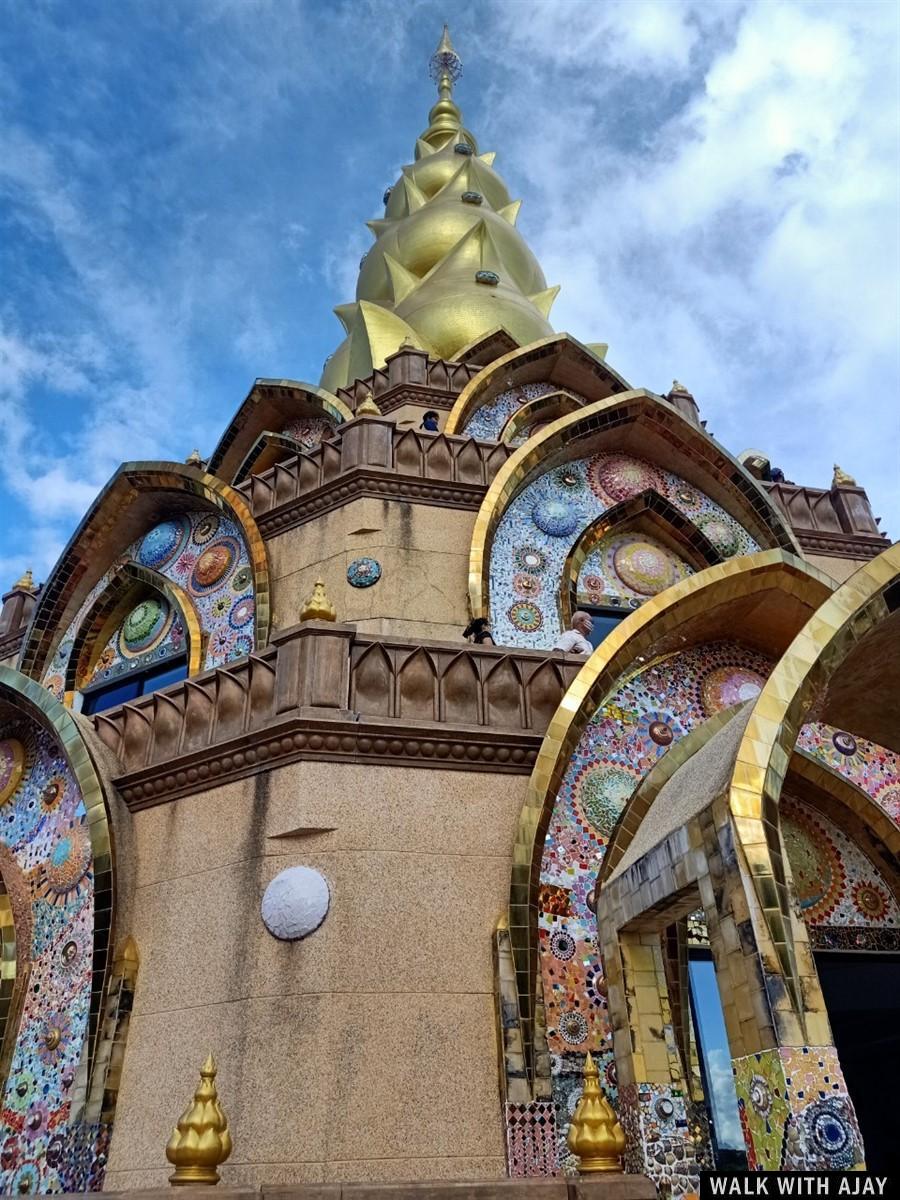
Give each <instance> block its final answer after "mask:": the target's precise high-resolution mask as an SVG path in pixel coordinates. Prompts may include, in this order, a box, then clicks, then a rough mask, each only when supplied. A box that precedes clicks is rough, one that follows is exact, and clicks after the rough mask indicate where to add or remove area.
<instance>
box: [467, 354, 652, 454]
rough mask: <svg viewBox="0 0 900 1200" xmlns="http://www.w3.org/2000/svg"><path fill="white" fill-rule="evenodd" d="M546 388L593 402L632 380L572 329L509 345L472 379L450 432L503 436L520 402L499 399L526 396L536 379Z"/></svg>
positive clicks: (494, 436) (610, 394)
mask: <svg viewBox="0 0 900 1200" xmlns="http://www.w3.org/2000/svg"><path fill="white" fill-rule="evenodd" d="M534 384H540V385H541V386H542V389H543V390H544V391H545V392H546V393H551V392H554V391H565V392H569V393H571V394H573V395H574V396H576V397H578V398H583V402H584V403H592V402H594V401H597V400H601V399H605V398H606V397H608V396H612V395H615V394H616V393H617V392H625V391H627V390H628V384H627V383H626V382H625V380H624V379H623V378H622V377H621V375H619V374H617V372H615V371H614V370H613V369H612V367H610V366H609V365H608V364H607V363H606V362H604V361H603V359H601V358H599V357H598V356H597V355H596V354H594V353H593V352H592V351H591V350H589V349H588V348H587V346H584V345H582V343H581V342H579V341H576V339H575V338H573V337H570V336H569V334H567V333H559V334H553V335H552V336H551V337H547V338H542V339H540V340H539V341H536V342H531V343H530V344H529V345H528V346H524V347H522V348H520V349H515V350H512V351H510V352H509V353H508V354H504V355H503V356H502V357H500V358H497V359H496V360H495V361H494V362H492V363H490V364H489V365H488V366H486V367H485V368H484V369H483V370H482V371H479V373H478V374H477V375H476V376H475V377H474V379H471V380H470V381H469V383H467V384H466V386H465V387H464V388H463V390H462V391H461V392H460V394H459V396H458V397H457V400H456V403H455V404H454V405H453V408H452V409H451V411H450V415H449V417H448V418H447V422H446V426H445V432H446V433H448V434H450V433H469V434H470V435H471V436H473V437H488V438H493V439H498V438H499V436H500V432H501V430H502V428H503V425H504V424H505V422H506V420H507V418H508V417H509V416H510V415H511V414H512V413H513V412H514V411H516V410H517V409H518V407H519V402H513V403H511V404H510V405H508V406H506V407H504V406H502V405H500V406H498V403H497V402H498V399H499V398H500V397H501V396H502V395H504V394H505V393H507V392H509V391H510V390H511V389H512V390H516V389H518V394H520V395H522V396H523V398H524V399H526V400H527V399H532V398H536V396H535V397H529V396H528V394H527V392H528V388H529V387H530V386H531V385H534ZM489 409H490V410H492V411H491V416H490V419H487V418H486V417H484V418H483V419H482V420H481V421H478V422H475V418H476V415H477V414H478V413H479V412H481V413H487V410H489Z"/></svg>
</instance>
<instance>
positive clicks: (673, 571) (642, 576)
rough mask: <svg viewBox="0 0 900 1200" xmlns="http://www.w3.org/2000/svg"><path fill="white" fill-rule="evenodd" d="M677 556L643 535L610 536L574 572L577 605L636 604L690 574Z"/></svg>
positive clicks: (688, 569)
mask: <svg viewBox="0 0 900 1200" xmlns="http://www.w3.org/2000/svg"><path fill="white" fill-rule="evenodd" d="M693 573H694V569H693V567H691V566H690V565H689V564H688V563H686V562H685V561H684V560H683V559H681V558H679V557H678V555H677V554H673V553H672V551H671V550H670V549H669V548H668V547H667V546H664V545H663V544H662V542H660V541H657V539H656V538H653V537H650V536H648V535H646V534H633V533H611V534H607V536H606V537H605V538H602V539H601V540H600V541H599V542H598V543H597V545H596V546H595V547H594V548H593V550H591V552H590V553H589V554H588V555H587V557H586V558H585V560H584V562H583V563H582V565H581V570H580V571H579V572H578V585H577V589H576V591H577V595H578V603H579V604H609V603H617V604H631V603H632V601H636V602H637V603H638V604H639V603H640V602H641V601H642V600H646V599H647V597H648V596H656V595H658V594H659V593H660V592H663V591H665V589H666V588H667V587H671V586H672V584H674V583H678V582H679V581H680V580H682V579H686V578H687V577H688V575H693Z"/></svg>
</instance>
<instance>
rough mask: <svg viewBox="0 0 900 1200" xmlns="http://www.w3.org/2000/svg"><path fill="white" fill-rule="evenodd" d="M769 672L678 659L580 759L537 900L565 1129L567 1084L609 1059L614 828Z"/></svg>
mask: <svg viewBox="0 0 900 1200" xmlns="http://www.w3.org/2000/svg"><path fill="white" fill-rule="evenodd" d="M770 669H771V662H770V660H769V659H767V658H765V657H764V656H763V655H761V654H759V653H757V652H756V651H754V650H749V649H747V648H745V647H743V646H740V645H739V644H737V643H735V642H728V641H722V642H714V643H709V644H707V645H703V646H698V647H693V648H691V649H689V650H686V651H683V652H680V653H678V654H675V655H672V656H670V657H669V658H666V659H664V660H662V661H660V662H657V663H654V664H652V665H651V666H649V667H647V668H646V669H645V670H644V671H642V672H641V673H640V674H638V675H635V676H634V677H633V678H631V679H629V680H628V681H627V682H625V683H624V684H623V685H622V686H621V687H620V688H619V689H618V691H617V692H616V694H615V695H614V696H612V697H611V698H610V700H609V701H608V702H607V703H606V704H604V705H603V707H602V708H600V709H599V710H598V711H597V712H596V713H595V714H594V716H593V718H592V719H591V721H590V723H589V724H588V726H587V727H586V729H585V731H584V733H583V735H582V737H581V740H580V741H579V743H578V746H577V747H576V749H575V752H574V754H573V755H572V758H571V760H570V762H569V765H568V767H567V769H566V773H565V776H564V777H563V782H562V786H561V787H560V790H559V793H558V795H557V798H556V803H555V805H554V808H553V812H552V814H551V817H550V822H549V826H548V829H547V835H546V839H545V843H544V852H543V858H542V861H541V875H540V889H539V897H538V907H539V914H538V936H539V948H540V961H541V973H542V979H543V991H544V1004H545V1009H546V1019H547V1041H548V1046H549V1049H550V1052H551V1055H553V1056H554V1057H553V1059H552V1063H553V1068H552V1074H553V1098H554V1101H555V1103H556V1106H557V1121H558V1123H559V1124H560V1126H562V1125H563V1123H564V1122H565V1120H567V1118H566V1116H565V1113H566V1111H567V1108H568V1104H569V1100H570V1091H571V1089H570V1085H569V1082H568V1081H567V1080H565V1079H564V1078H563V1077H564V1076H565V1075H568V1074H573V1073H575V1074H577V1072H578V1070H579V1069H580V1068H579V1067H578V1063H579V1062H583V1056H584V1054H585V1053H586V1052H587V1051H588V1050H590V1051H592V1052H594V1053H598V1052H599V1054H600V1056H601V1058H602V1056H603V1055H604V1054H608V1053H609V1049H610V1038H611V1030H610V1027H609V1022H608V1019H607V998H606V981H605V978H604V974H603V966H602V963H601V960H600V957H599V954H598V950H597V922H596V917H595V916H594V905H593V889H594V883H595V880H596V876H597V872H598V870H599V867H600V864H601V862H602V859H603V855H604V853H605V851H606V846H607V844H608V842H609V838H610V835H611V834H612V831H613V828H614V827H615V824H616V822H617V820H618V818H619V816H620V814H621V812H622V810H623V808H624V806H625V803H626V802H627V800H628V798H629V797H630V796H631V793H632V792H633V791H634V789H635V787H636V786H637V784H638V783H639V782H640V781H641V779H643V777H644V776H645V775H646V774H647V772H648V771H649V770H650V768H651V767H652V766H653V765H654V764H655V763H656V762H657V760H658V759H659V757H660V755H661V754H664V753H665V751H666V750H667V749H668V747H669V746H671V745H672V744H673V743H674V742H676V741H677V740H678V739H680V738H682V737H684V735H685V734H687V733H689V732H690V731H691V729H693V728H695V727H696V726H697V725H699V724H702V722H703V721H705V720H707V719H708V718H709V717H712V716H714V715H715V714H716V713H717V712H719V711H721V710H722V709H724V708H730V707H732V706H734V705H737V704H741V703H742V702H744V701H746V700H749V699H752V698H753V697H754V696H756V695H758V694H759V692H760V691H761V689H762V687H763V684H764V683H765V680H766V677H767V675H768V673H769V671H770ZM564 1067H565V1069H564ZM613 1070H614V1067H613Z"/></svg>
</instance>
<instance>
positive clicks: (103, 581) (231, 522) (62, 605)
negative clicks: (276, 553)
mask: <svg viewBox="0 0 900 1200" xmlns="http://www.w3.org/2000/svg"><path fill="white" fill-rule="evenodd" d="M127 563H131V564H132V565H134V566H136V567H138V568H146V569H148V570H150V571H155V572H156V573H157V574H159V575H163V576H164V577H166V578H167V579H168V580H169V583H170V584H172V585H174V586H175V587H181V588H183V590H185V591H186V592H188V594H189V595H190V598H191V602H192V604H193V605H194V608H195V609H196V611H197V615H198V620H199V623H200V625H201V630H202V632H203V633H204V634H207V635H208V636H207V638H206V656H205V659H204V660H203V662H202V663H201V669H205V668H208V667H210V666H216V665H219V664H220V663H221V662H225V661H228V660H229V658H233V657H240V656H241V655H243V654H247V653H250V652H252V651H253V650H254V649H258V648H260V647H261V646H263V645H265V644H266V641H267V639H268V630H269V611H270V602H269V570H268V557H267V553H266V548H265V544H264V542H263V540H262V537H261V536H260V533H259V530H258V529H257V527H256V522H255V521H254V519H253V516H252V514H251V512H250V510H249V507H248V505H247V503H246V502H245V500H244V498H243V497H242V496H241V495H240V493H238V492H236V491H234V489H233V488H231V487H229V486H228V485H227V484H224V483H222V481H221V480H219V479H216V478H215V477H214V476H212V475H208V474H206V473H205V472H203V471H201V470H198V469H196V468H193V467H189V466H183V465H179V464H175V463H125V464H123V466H122V467H120V468H119V470H118V471H117V472H116V473H115V475H114V476H113V477H112V479H111V480H110V482H109V483H108V484H107V485H106V487H105V488H104V489H103V491H102V492H101V493H100V495H99V496H98V498H97V500H96V501H95V502H94V504H93V505H92V506H91V508H90V509H89V510H88V512H87V514H86V515H85V517H84V519H83V520H82V522H81V524H80V526H79V527H78V529H77V530H76V532H75V534H74V535H73V537H72V539H71V541H70V542H69V544H68V546H67V547H66V548H65V550H64V551H63V553H62V555H61V557H60V559H59V561H58V562H57V564H56V566H55V567H54V569H53V571H52V572H51V574H50V577H49V579H48V580H47V583H46V584H45V585H44V588H43V590H42V592H41V596H40V600H39V602H38V604H37V607H36V609H35V612H34V615H33V618H32V622H31V625H30V627H29V630H28V633H27V635H26V638H25V641H24V643H23V645H22V650H21V652H20V658H19V665H20V668H21V669H22V670H23V672H24V673H25V674H28V675H30V676H31V677H32V678H38V679H42V680H43V681H44V682H45V684H46V686H48V687H50V688H51V690H52V691H53V693H54V694H55V695H57V696H58V697H60V698H61V697H62V696H63V695H64V689H65V682H66V675H67V672H68V669H69V660H70V657H71V652H72V646H73V643H74V639H75V637H76V635H77V634H78V632H79V630H80V629H81V626H82V622H83V620H84V618H85V616H86V615H87V612H88V610H90V609H91V608H92V607H93V605H94V603H95V601H96V600H97V598H98V597H99V596H100V595H101V594H103V593H105V592H106V590H107V588H108V586H109V584H110V582H111V580H112V579H113V578H114V577H115V576H116V575H117V574H118V573H119V572H120V570H121V568H122V567H123V566H124V565H126V564H127ZM173 594H175V593H174V591H173ZM226 600H227V601H230V603H229V604H226V603H225V602H226ZM245 600H246V601H247V602H246V603H244V604H243V607H242V608H241V609H240V610H239V611H238V612H237V613H234V612H233V611H232V610H233V608H234V605H235V604H236V603H237V602H238V601H242V602H243V601H245Z"/></svg>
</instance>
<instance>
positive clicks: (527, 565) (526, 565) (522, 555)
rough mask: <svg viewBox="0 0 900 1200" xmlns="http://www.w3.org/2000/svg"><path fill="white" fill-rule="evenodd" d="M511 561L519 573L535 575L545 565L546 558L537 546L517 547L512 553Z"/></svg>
mask: <svg viewBox="0 0 900 1200" xmlns="http://www.w3.org/2000/svg"><path fill="white" fill-rule="evenodd" d="M513 561H514V562H515V564H516V566H517V567H518V568H519V570H520V571H528V572H530V573H531V574H537V573H540V572H541V571H543V569H544V567H545V566H546V565H547V556H546V554H545V553H544V552H543V550H539V549H538V547H537V546H517V547H516V548H515V550H514V551H513Z"/></svg>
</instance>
